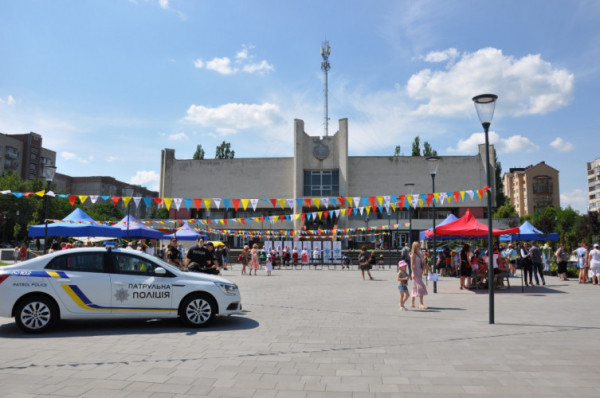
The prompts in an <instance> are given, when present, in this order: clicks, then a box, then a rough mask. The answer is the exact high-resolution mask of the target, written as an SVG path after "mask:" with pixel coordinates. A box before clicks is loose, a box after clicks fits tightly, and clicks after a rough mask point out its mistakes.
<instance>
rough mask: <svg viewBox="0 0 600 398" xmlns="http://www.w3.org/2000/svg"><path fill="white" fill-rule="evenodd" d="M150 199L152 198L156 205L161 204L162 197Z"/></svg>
mask: <svg viewBox="0 0 600 398" xmlns="http://www.w3.org/2000/svg"><path fill="white" fill-rule="evenodd" d="M152 200H154V201H155V202H156V204H157V205H162V203H163V198H152Z"/></svg>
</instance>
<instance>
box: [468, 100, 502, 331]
mask: <svg viewBox="0 0 600 398" xmlns="http://www.w3.org/2000/svg"><path fill="white" fill-rule="evenodd" d="M497 99H498V96H497V95H495V94H481V95H477V96H475V97H473V102H474V103H475V110H477V116H479V121H480V122H481V125H482V126H483V130H484V131H485V169H486V174H487V186H488V187H489V191H488V195H487V216H488V286H489V302H490V310H489V312H490V319H489V322H490V324H493V323H494V267H493V264H494V263H493V261H494V253H493V251H492V239H493V236H492V185H491V180H492V177H491V170H490V142H489V137H488V131H489V129H490V125H491V124H492V118H493V117H494V109H495V108H496V100H497Z"/></svg>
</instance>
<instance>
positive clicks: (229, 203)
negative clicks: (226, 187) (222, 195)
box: [217, 199, 231, 210]
mask: <svg viewBox="0 0 600 398" xmlns="http://www.w3.org/2000/svg"><path fill="white" fill-rule="evenodd" d="M230 205H231V199H223V206H224V207H225V210H229V206H230ZM217 208H218V207H217Z"/></svg>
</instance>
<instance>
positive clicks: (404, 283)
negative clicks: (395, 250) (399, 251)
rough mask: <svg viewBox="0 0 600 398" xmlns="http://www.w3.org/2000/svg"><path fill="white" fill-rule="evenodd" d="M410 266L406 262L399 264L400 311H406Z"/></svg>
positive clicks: (402, 261)
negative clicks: (408, 268)
mask: <svg viewBox="0 0 600 398" xmlns="http://www.w3.org/2000/svg"><path fill="white" fill-rule="evenodd" d="M407 267H408V264H407V263H406V261H404V260H400V261H399V262H398V282H400V283H399V284H398V290H399V291H400V310H402V311H406V307H405V306H404V304H405V303H406V301H407V300H408V272H407V271H406V270H407Z"/></svg>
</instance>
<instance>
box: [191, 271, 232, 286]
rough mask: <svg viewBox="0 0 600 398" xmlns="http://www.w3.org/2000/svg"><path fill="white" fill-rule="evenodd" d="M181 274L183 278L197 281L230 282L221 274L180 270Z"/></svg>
mask: <svg viewBox="0 0 600 398" xmlns="http://www.w3.org/2000/svg"><path fill="white" fill-rule="evenodd" d="M181 276H182V277H184V278H190V279H197V280H198V281H206V282H224V283H231V284H233V282H231V281H230V280H227V279H225V278H223V277H221V276H217V275H210V274H204V273H202V272H182V273H181Z"/></svg>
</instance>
